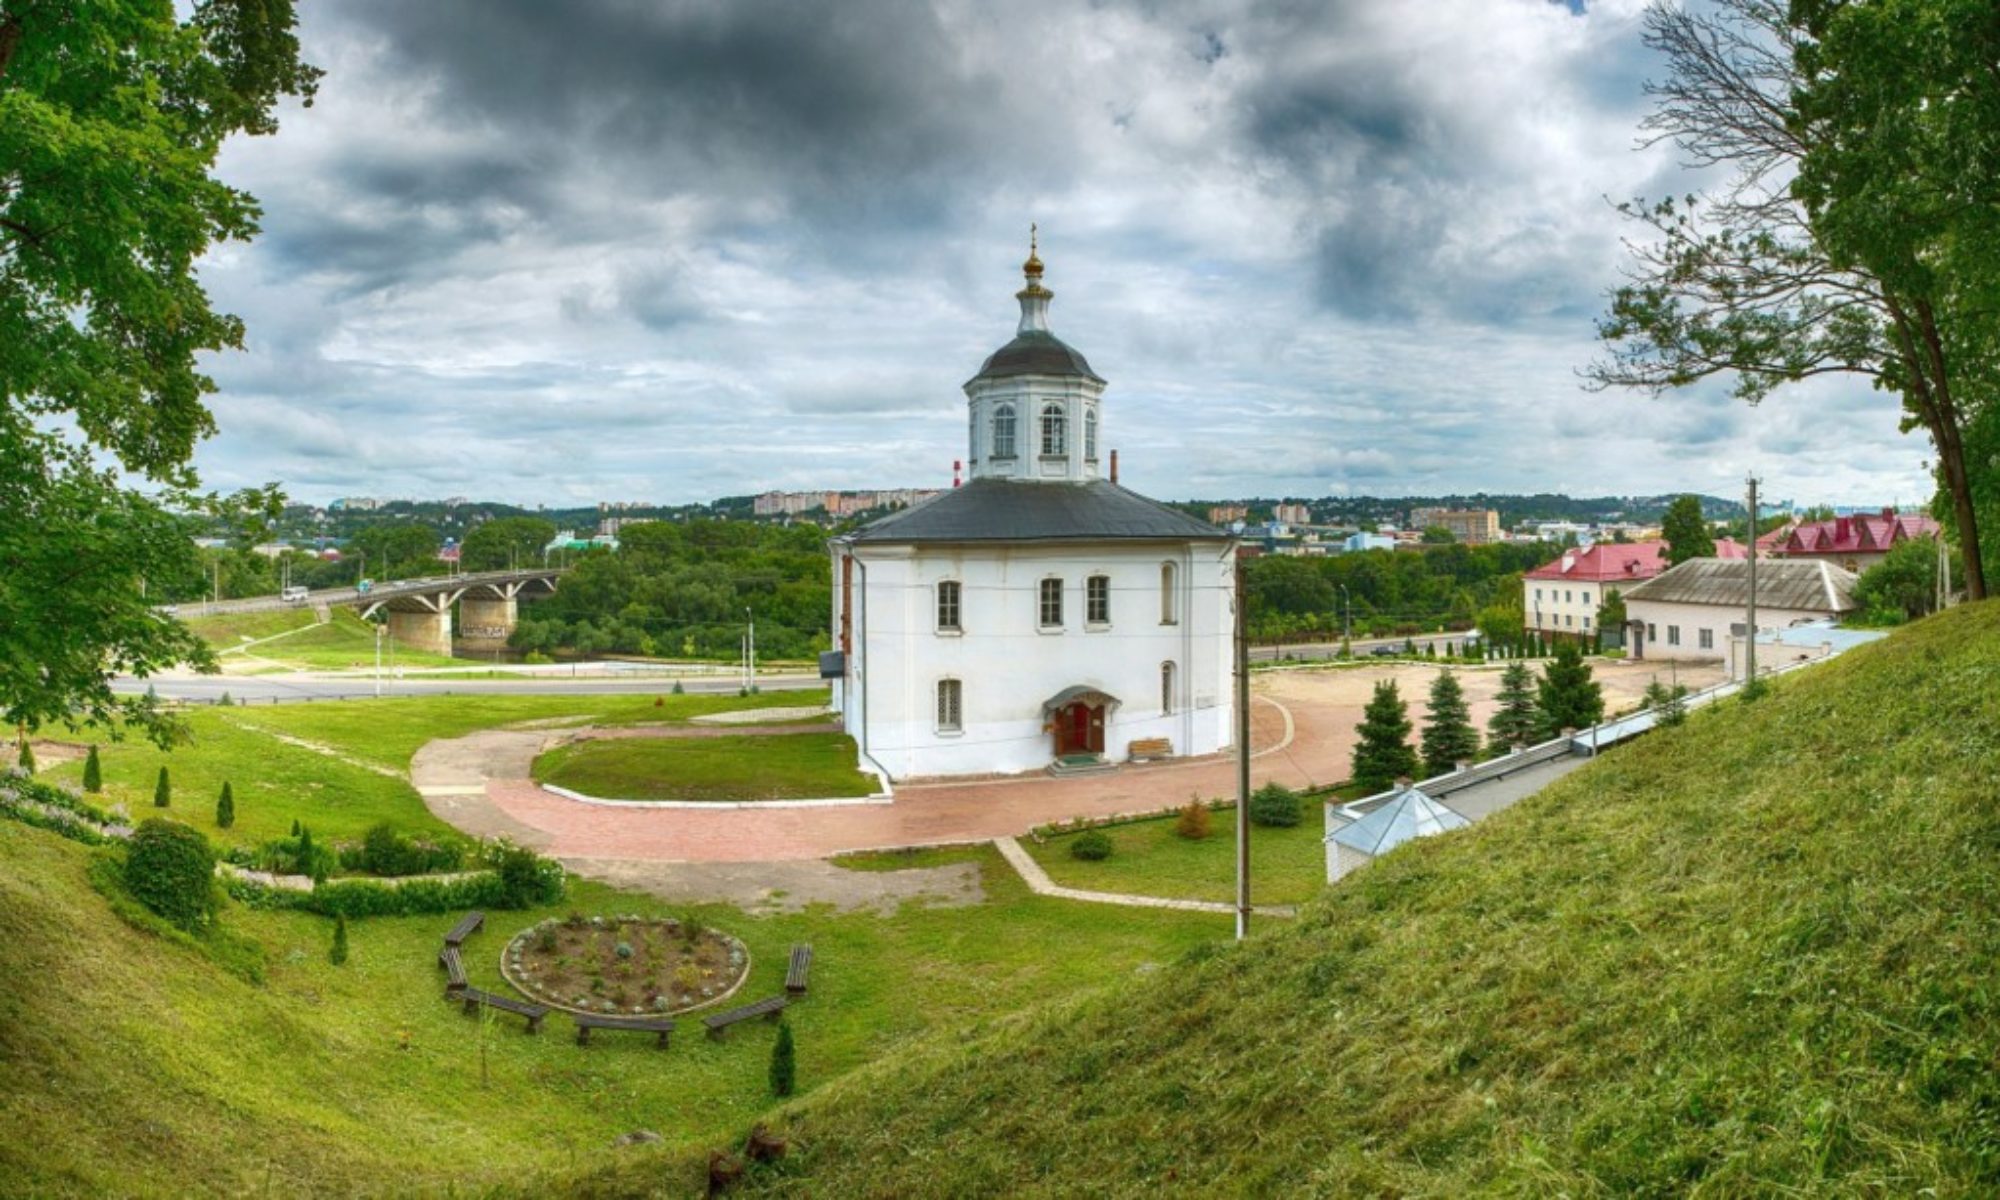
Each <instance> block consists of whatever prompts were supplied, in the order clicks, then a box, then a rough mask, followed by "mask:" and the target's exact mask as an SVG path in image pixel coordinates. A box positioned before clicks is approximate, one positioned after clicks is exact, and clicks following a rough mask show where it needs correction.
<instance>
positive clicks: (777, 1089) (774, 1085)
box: [771, 1021, 799, 1096]
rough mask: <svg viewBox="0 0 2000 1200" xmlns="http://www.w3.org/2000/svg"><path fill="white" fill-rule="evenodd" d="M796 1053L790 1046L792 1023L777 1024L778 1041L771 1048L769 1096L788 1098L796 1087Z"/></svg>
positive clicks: (794, 1048) (797, 1066)
mask: <svg viewBox="0 0 2000 1200" xmlns="http://www.w3.org/2000/svg"><path fill="white" fill-rule="evenodd" d="M798 1075H799V1064H798V1051H797V1048H796V1047H794V1046H793V1044H792V1023H791V1022H790V1021H780V1022H778V1040H777V1041H776V1042H775V1043H774V1044H773V1045H772V1046H771V1094H772V1095H773V1096H789V1095H791V1094H792V1092H793V1091H794V1090H795V1089H796V1088H797V1087H798Z"/></svg>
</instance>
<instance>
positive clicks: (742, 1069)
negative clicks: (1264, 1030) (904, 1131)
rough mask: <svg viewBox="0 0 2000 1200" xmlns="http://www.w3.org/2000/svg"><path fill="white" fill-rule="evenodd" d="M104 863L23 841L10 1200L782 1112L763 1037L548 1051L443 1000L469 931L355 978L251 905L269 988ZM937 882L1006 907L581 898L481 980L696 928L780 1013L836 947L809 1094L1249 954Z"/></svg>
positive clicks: (378, 931)
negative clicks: (736, 957)
mask: <svg viewBox="0 0 2000 1200" xmlns="http://www.w3.org/2000/svg"><path fill="white" fill-rule="evenodd" d="M91 853H93V852H92V851H90V850H88V849H86V848H84V847H80V846H77V845H75V844H73V843H68V842H63V841H61V840H59V839H57V838H55V837H54V836H52V835H49V834H46V833H43V832H41V831H38V830H32V829H28V828H25V827H23V826H19V825H16V824H13V823H11V822H7V821H4V820H0V861H4V862H5V863H6V864H7V868H6V870H5V871H0V973H4V976H5V978H7V979H8V980H9V981H10V983H9V986H8V987H6V988H4V989H0V1078H4V1079H5V1080H6V1081H7V1085H6V1086H5V1087H0V1124H4V1126H5V1128H6V1129H7V1131H8V1133H7V1136H6V1137H5V1138H0V1180H5V1181H6V1182H5V1184H4V1185H0V1191H4V1192H7V1193H9V1194H17V1195H36V1196H104V1195H191V1194H257V1195H267V1194H268V1195H327V1196H347V1195H356V1194H379V1193H394V1194H423V1195H435V1194H442V1193H445V1192H446V1191H449V1190H456V1191H457V1192H458V1193H459V1194H477V1193H478V1192H480V1191H481V1190H483V1189H485V1188H488V1187H493V1186H500V1185H514V1184H518V1183H519V1182H520V1181H521V1180H523V1179H561V1178H566V1177H569V1176H571V1175H572V1174H573V1173H574V1172H577V1171H588V1170H591V1169H593V1168H595V1167H597V1166H600V1165H604V1164H609V1163H612V1162H615V1161H618V1160H619V1159H621V1158H624V1157H627V1156H629V1155H631V1154H632V1153H634V1151H633V1150H630V1149H614V1148H613V1147H612V1144H611V1143H612V1141H613V1139H614V1138H616V1137H618V1136H619V1135H621V1134H624V1133H627V1132H630V1131H633V1130H638V1129H645V1130H651V1131H654V1132H657V1133H659V1134H661V1135H662V1136H663V1137H665V1138H666V1139H668V1141H669V1142H670V1143H673V1144H688V1145H692V1146H697V1147H706V1146H709V1145H717V1146H720V1145H724V1144H726V1143H729V1142H731V1141H733V1140H734V1138H735V1137H736V1136H738V1135H739V1134H740V1132H741V1130H742V1129H744V1128H746V1127H747V1126H748V1125H749V1124H750V1123H751V1122H752V1121H754V1120H756V1119H758V1118H759V1116H760V1114H762V1113H763V1112H764V1110H765V1109H766V1108H767V1107H768V1106H769V1104H770V1103H771V1101H770V1097H769V1095H768V1092H767V1090H766V1082H765V1080H766V1070H767V1066H768V1062H769V1056H770V1050H771V1044H772V1040H773V1037H774V1034H775V1030H774V1029H773V1028H772V1027H771V1026H769V1025H766V1024H764V1023H762V1022H753V1023H751V1024H748V1025H743V1026H739V1027H738V1028H737V1029H736V1030H735V1031H734V1032H733V1033H732V1035H731V1036H730V1038H729V1039H728V1040H727V1041H726V1042H721V1043H715V1042H710V1041H709V1040H707V1039H706V1038H704V1037H703V1036H702V1029H701V1026H700V1023H699V1021H698V1019H696V1018H694V1017H688V1018H684V1019H683V1021H682V1025H681V1028H680V1030H679V1031H678V1032H677V1033H676V1035H675V1039H674V1044H673V1046H672V1048H671V1049H669V1050H666V1051H664V1052H663V1051H661V1050H658V1049H656V1048H655V1046H654V1045H653V1039H652V1038H650V1037H632V1036H616V1035H607V1034H599V1035H598V1036H597V1037H596V1038H595V1039H594V1041H593V1044H592V1045H591V1046H590V1047H588V1048H582V1047H579V1046H577V1045H576V1044H575V1041H574V1038H573V1036H572V1030H571V1027H570V1025H569V1023H568V1021H567V1018H565V1017H563V1016H561V1015H560V1014H555V1015H551V1016H550V1018H549V1019H548V1023H547V1027H546V1029H545V1030H544V1032H543V1034H542V1035H541V1036H539V1037H530V1036H528V1035H527V1034H525V1033H524V1032H523V1030H522V1027H521V1022H520V1020H519V1018H515V1017H508V1016H505V1015H504V1014H501V1015H498V1018H499V1019H497V1020H495V1021H493V1022H491V1023H490V1024H487V1023H483V1022H481V1021H479V1020H476V1019H471V1018H467V1017H465V1016H462V1015H461V1014H460V1011H459V1007H458V1006H457V1005H455V1004H447V1003H446V1002H445V1001H444V1000H443V999H442V998H441V990H442V981H443V977H442V975H441V974H440V972H439V971H438V968H437V966H436V962H435V955H436V952H437V947H438V942H439V938H440V936H441V935H442V933H443V931H444V930H445V929H447V928H449V927H450V925H451V923H452V918H451V917H449V916H440V917H426V918H408V919H369V920H361V921H355V922H351V923H350V926H349V940H350V946H351V958H350V961H349V962H348V963H347V964H346V965H345V966H343V967H334V966H332V965H331V964H330V963H329V962H328V960H327V948H328V945H329V943H330V939H331V936H332V926H331V923H330V922H328V921H326V920H324V919H321V918H316V917H310V916H305V915H301V914H296V913H284V914H266V913H254V912H249V911H246V910H244V909H241V908H239V907H236V906H233V905H232V906H230V907H229V908H228V910H227V911H226V912H225V914H224V917H223V920H224V922H225V924H226V927H227V928H228V929H230V930H231V931H233V932H234V933H236V934H239V935H244V936H248V937H250V938H252V939H254V940H255V941H256V942H258V943H259V944H261V946H262V947H263V949H264V952H265V955H266V960H267V966H266V979H265V982H264V983H263V984H262V985H261V986H259V985H254V984H251V983H248V982H245V981H244V980H243V979H240V978H238V977H236V976H234V975H230V974H227V973H225V972H223V971H222V970H221V969H220V968H218V967H217V966H216V965H215V964H214V963H213V962H211V961H210V960H209V959H208V958H207V957H206V956H204V955H203V954H202V953H200V952H199V951H197V950H194V949H191V948H187V947H183V946H180V945H177V944H172V943H168V942H165V941H162V940H160V939H159V938H157V937H155V936H153V935H150V934H147V933H143V932H140V931H138V930H135V929H133V928H132V927H130V926H128V925H126V924H125V923H124V922H123V921H122V920H120V919H119V918H118V917H116V916H114V915H113V914H112V913H111V912H110V911H109V909H108V908H107V906H106V903H105V901H104V900H103V898H102V897H100V896H99V895H97V894H96V893H95V892H94V891H93V890H92V889H91V888H90V886H89V884H88V883H87V882H86V879H85V870H86V863H87V861H88V859H89V856H90V854H91ZM934 861H947V862H949V861H956V862H964V863H971V864H973V869H975V870H977V871H978V872H980V873H981V875H982V876H983V886H984V888H985V895H986V902H985V903H984V904H980V905H977V906H973V907H954V908H943V907H937V908H924V907H913V906H909V905H905V906H904V907H903V908H902V909H901V910H900V911H898V912H897V913H896V914H895V915H894V916H890V917H881V916H876V915H873V914H872V913H856V914H845V915H842V914H836V913H833V912H831V911H830V910H827V909H825V908H820V909H815V910H811V911H808V912H805V913H800V914H793V915H780V916H763V917H755V918H753V917H749V916H746V915H744V914H743V913H741V912H739V911H736V910H734V909H730V908H725V907H718V906H707V907H690V906H687V905H674V906H669V905H664V904H661V903H659V902H656V901H654V900H651V899H649V898H647V897H643V896H636V895H633V894H629V893H621V892H614V891H611V890H609V889H607V888H604V887H602V886H599V885H595V884H590V883H573V891H572V896H571V898H570V899H569V901H568V902H567V903H565V904H564V905H562V906H559V907H557V908H553V909H547V910H540V911H533V912H519V913H499V912H494V913H489V914H488V916H487V927H486V929H485V931H484V932H482V933H480V934H477V935H475V936H474V938H473V939H472V940H471V941H470V942H468V943H467V955H466V961H467V964H468V969H469V970H470V972H471V975H472V978H473V982H474V983H475V985H477V986H482V987H488V988H493V989H496V990H504V984H503V983H502V982H501V980H500V978H499V974H498V970H497V963H498V959H499V956H500V953H501V949H502V947H503V946H504V944H505V942H506V939H507V938H508V937H509V936H511V935H512V934H513V933H515V932H517V931H518V930H520V929H522V928H523V927H525V926H526V925H528V924H529V923H531V922H533V921H536V920H538V919H540V918H541V917H543V916H546V915H551V914H552V913H566V912H569V911H582V912H590V913H596V912H603V913H616V912H636V913H640V914H644V915H675V916H687V915H689V914H693V915H695V916H696V917H698V918H699V919H700V920H701V921H703V922H704V923H706V924H710V925H713V926H716V927H718V928H722V929H726V930H728V931H730V932H732V933H734V934H736V935H737V936H739V937H741V938H742V939H743V940H744V942H745V943H746V944H747V946H748V947H749V950H750V954H751V959H752V967H751V975H750V980H749V982H748V984H747V985H746V990H745V991H744V992H743V993H742V995H743V996H745V997H752V998H754V997H759V996H763V995H768V994H771V993H773V992H775V991H777V990H779V989H780V988H781V986H782V981H783V978H784V971H785V960H786V955H787V951H788V949H789V947H790V946H792V945H793V944H795V943H798V942H804V941H810V942H811V943H812V944H813V945H814V947H815V951H816V957H815V960H814V966H813V974H812V991H811V995H810V998H809V999H807V1000H806V1001H805V1002H804V1003H802V1004H800V1005H798V1006H796V1007H794V1008H793V1009H792V1010H790V1013H789V1016H788V1019H789V1021H790V1024H791V1025H792V1028H793V1030H794V1032H795V1034H796V1037H797V1044H798V1064H799V1068H798V1069H799V1081H800V1086H801V1088H802V1089H803V1090H804V1091H805V1092H806V1093H807V1094H810V1093H811V1092H812V1091H813V1090H816V1089H818V1088H820V1087H823V1086H825V1085H826V1084H827V1083H828V1081H830V1080H833V1079H836V1078H838V1077H839V1076H840V1075H842V1074H843V1073H845V1072H847V1071H850V1070H852V1069H854V1068H856V1067H858V1066H860V1065H862V1064H864V1063H867V1062H870V1061H873V1060H877V1059H880V1058H881V1057H883V1056H884V1055H887V1054H890V1053H892V1052H893V1051H895V1050H896V1049H897V1048H898V1047H901V1046H905V1045H909V1044H912V1043H913V1042H918V1041H922V1040H925V1039H926V1038H927V1037H930V1036H939V1037H944V1038H947V1039H950V1040H955V1039H956V1038H957V1037H959V1036H960V1034H959V1033H958V1032H956V1031H959V1030H963V1029H976V1028H980V1027H983V1026H989V1025H991V1024H992V1023H993V1022H995V1021H998V1020H1004V1019H1006V1016H1007V1014H1010V1013H1013V1012H1016V1011H1018V1010H1019V1009H1021V1008H1023V1007H1025V1006H1029V1005H1033V1004H1037V1003H1040V1002H1042V1001H1045V1000H1049V999H1060V998H1062V997H1066V996H1073V995H1076V994H1078V993H1079V992H1083V991H1088V990H1091V989H1093V988H1096V987H1099V986H1101V985H1103V984H1104V983H1106V982H1108V981H1112V980H1117V979H1120V978H1124V977H1128V976H1132V975H1134V974H1135V973H1136V972H1140V971H1142V970H1151V969H1153V968H1154V967H1156V966H1157V965H1158V964H1161V963H1165V962H1170V961H1172V960H1174V959H1177V958H1180V957H1182V956H1184V955H1185V954H1187V953H1188V952H1189V951H1190V950H1191V949H1192V948H1194V947H1196V946H1199V945H1201V944H1202V943H1204V942H1206V941H1208V940H1210V939H1213V938H1216V937H1220V936H1226V933H1227V928H1226V921H1225V920H1223V919H1219V918H1215V917H1212V916H1200V915H1191V914H1181V913H1161V912H1142V911H1114V912H1106V911H1104V910H1101V909H1097V908H1091V907H1086V906H1080V905H1073V904H1066V903H1063V902H1060V901H1052V900H1047V899H1043V898H1039V897H1035V896H1033V895H1031V894H1030V893H1028V892H1027V890H1026V888H1025V887H1023V886H1022V885H1021V884H1020V883H1019V881H1018V880H1017V879H1016V878H1015V876H1014V875H1013V874H1012V872H1010V871H1008V870H1007V869H1006V867H1005V865H1004V864H1003V863H1001V862H1000V861H999V859H998V857H997V855H995V854H994V853H993V852H992V851H991V849H990V848H977V849H971V850H966V851H960V852H958V853H957V854H956V855H955V856H951V857H947V858H944V859H942V860H934ZM482 1043H483V1045H484V1050H483V1052H482ZM530 1190H533V1191H535V1192H536V1194H541V1195H550V1194H563V1193H564V1191H565V1189H564V1188H563V1187H562V1186H561V1185H560V1184H549V1185H547V1186H546V1187H544V1186H543V1185H539V1184H538V1185H535V1186H534V1187H533V1188H531V1189H530Z"/></svg>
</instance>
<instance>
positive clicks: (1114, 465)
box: [1111, 450, 1118, 483]
mask: <svg viewBox="0 0 2000 1200" xmlns="http://www.w3.org/2000/svg"><path fill="white" fill-rule="evenodd" d="M1111 482H1113V483H1117V482H1118V452H1117V451H1116V450H1113V451H1112V452H1111Z"/></svg>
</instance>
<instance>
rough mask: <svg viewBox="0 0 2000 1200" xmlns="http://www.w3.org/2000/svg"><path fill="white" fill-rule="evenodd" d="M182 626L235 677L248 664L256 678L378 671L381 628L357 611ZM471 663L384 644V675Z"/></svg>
mask: <svg viewBox="0 0 2000 1200" xmlns="http://www.w3.org/2000/svg"><path fill="white" fill-rule="evenodd" d="M182 620H183V623H184V624H186V625H187V627H188V628H189V629H191V630H193V631H194V632H195V634H196V635H197V636H199V637H200V638H201V639H202V640H204V641H206V642H207V643H208V644H209V645H210V646H212V647H214V649H215V651H216V653H217V654H219V655H221V656H222V662H223V664H224V665H225V666H228V667H229V668H230V669H231V670H232V671H239V670H240V669H241V668H242V666H243V665H244V664H248V665H249V668H250V673H252V674H255V673H257V670H258V669H259V668H262V669H264V670H279V669H284V668H291V669H294V670H321V671H337V670H348V669H351V668H359V667H367V668H373V667H374V665H375V626H374V625H372V624H370V623H369V622H367V621H364V620H362V619H361V616H360V614H359V613H356V612H355V611H354V610H353V609H351V608H335V609H332V610H330V612H329V619H328V620H326V621H324V622H321V621H320V620H319V619H318V617H317V616H315V615H314V613H313V611H312V610H311V609H310V608H303V607H301V608H288V609H281V610H278V611H275V612H260V613H229V614H224V615H221V616H212V617H185V618H183V619H182ZM468 661H471V660H468V659H462V658H453V657H451V656H449V655H444V654H431V653H428V652H426V651H422V650H417V649H415V648H413V647H410V646H407V645H404V644H402V643H400V642H397V641H396V640H395V639H394V638H393V637H390V636H387V635H385V636H384V637H383V639H382V666H383V669H384V670H387V669H388V668H389V667H390V666H391V665H394V666H398V667H448V666H453V665H456V664H459V663H464V662H468Z"/></svg>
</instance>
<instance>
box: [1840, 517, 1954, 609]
mask: <svg viewBox="0 0 2000 1200" xmlns="http://www.w3.org/2000/svg"><path fill="white" fill-rule="evenodd" d="M1937 584H1938V544H1937V543H1936V542H1934V541H1932V540H1931V539H1929V538H1911V539H1910V540H1908V541H1904V542H1898V543H1896V544H1895V545H1894V546H1893V547H1891V548H1890V550H1889V553H1887V554H1885V555H1883V556H1882V561H1881V562H1879V563H1876V564H1875V565H1874V566H1872V567H1870V568H1868V569H1867V570H1866V571H1863V572H1862V573H1861V579H1860V581H1859V582H1857V583H1856V584H1855V586H1854V602H1855V603H1856V604H1857V605H1859V606H1860V609H1861V613H1860V616H1861V620H1862V622H1864V623H1866V624H1869V625H1897V624H1901V623H1902V622H1904V621H1914V620H1916V619H1917V618H1918V617H1922V616H1926V615H1928V614H1930V613H1932V612H1934V611H1936V609H1937Z"/></svg>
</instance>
